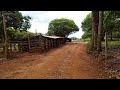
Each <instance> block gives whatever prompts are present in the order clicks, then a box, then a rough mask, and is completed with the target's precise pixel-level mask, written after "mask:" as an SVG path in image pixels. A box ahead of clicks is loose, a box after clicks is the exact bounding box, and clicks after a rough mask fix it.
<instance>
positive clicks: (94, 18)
mask: <svg viewBox="0 0 120 90" xmlns="http://www.w3.org/2000/svg"><path fill="white" fill-rule="evenodd" d="M98 23H99V11H92V48H93V50H97V37H98Z"/></svg>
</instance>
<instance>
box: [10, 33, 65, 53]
mask: <svg viewBox="0 0 120 90" xmlns="http://www.w3.org/2000/svg"><path fill="white" fill-rule="evenodd" d="M64 43H65V38H64V37H57V36H45V35H41V34H40V35H38V36H35V37H30V36H29V37H28V38H26V39H23V40H20V41H10V48H11V49H10V50H11V52H12V45H11V44H17V45H18V49H19V51H29V52H45V51H48V50H49V49H52V48H57V47H59V46H61V45H63V44H64Z"/></svg>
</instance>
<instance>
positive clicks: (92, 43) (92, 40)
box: [91, 11, 94, 49]
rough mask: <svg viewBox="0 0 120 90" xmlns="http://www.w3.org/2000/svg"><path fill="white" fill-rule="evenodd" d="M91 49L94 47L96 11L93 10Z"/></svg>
mask: <svg viewBox="0 0 120 90" xmlns="http://www.w3.org/2000/svg"><path fill="white" fill-rule="evenodd" d="M91 49H94V12H93V11H92V39H91Z"/></svg>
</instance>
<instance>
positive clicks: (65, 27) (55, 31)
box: [47, 18, 79, 37]
mask: <svg viewBox="0 0 120 90" xmlns="http://www.w3.org/2000/svg"><path fill="white" fill-rule="evenodd" d="M76 31H79V28H78V26H77V25H76V24H75V23H74V21H73V20H70V19H67V18H61V19H54V20H52V21H51V22H50V23H49V26H48V32H47V35H55V36H61V37H68V35H70V34H71V33H74V32H76Z"/></svg>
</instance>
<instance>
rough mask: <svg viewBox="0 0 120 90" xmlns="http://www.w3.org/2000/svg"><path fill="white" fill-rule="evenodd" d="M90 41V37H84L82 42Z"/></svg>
mask: <svg viewBox="0 0 120 90" xmlns="http://www.w3.org/2000/svg"><path fill="white" fill-rule="evenodd" d="M89 41H90V38H85V39H82V42H89Z"/></svg>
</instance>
